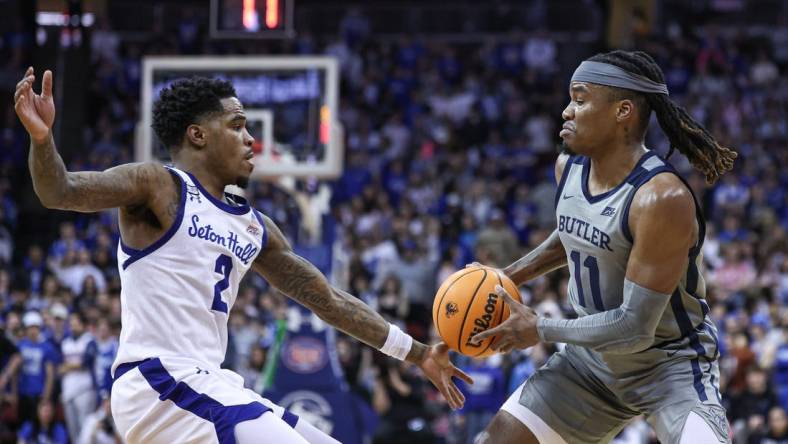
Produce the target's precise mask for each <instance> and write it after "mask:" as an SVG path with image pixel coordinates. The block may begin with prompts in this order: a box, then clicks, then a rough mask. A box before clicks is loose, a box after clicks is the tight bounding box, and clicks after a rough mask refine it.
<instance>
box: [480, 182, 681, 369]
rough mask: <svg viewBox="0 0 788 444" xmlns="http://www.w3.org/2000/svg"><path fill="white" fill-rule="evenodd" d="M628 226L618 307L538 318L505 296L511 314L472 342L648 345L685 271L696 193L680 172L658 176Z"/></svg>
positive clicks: (640, 196)
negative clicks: (575, 315)
mask: <svg viewBox="0 0 788 444" xmlns="http://www.w3.org/2000/svg"><path fill="white" fill-rule="evenodd" d="M629 224H630V231H631V232H632V233H633V237H634V244H633V246H632V252H631V253H630V257H629V261H628V262H627V273H626V279H625V281H624V295H623V303H622V304H621V306H620V307H618V308H615V309H612V310H607V311H604V312H601V313H596V314H593V315H588V316H583V317H581V318H578V319H568V320H567V319H549V318H538V317H537V315H536V314H535V313H534V312H533V310H530V309H528V308H527V307H525V306H524V305H522V304H520V303H518V302H516V301H514V300H513V299H512V298H511V297H508V295H503V296H504V300H505V301H506V302H507V303H508V304H509V305H510V306H511V310H512V315H511V316H510V317H509V319H507V320H506V321H504V322H503V323H501V325H499V326H498V327H496V328H493V329H490V330H487V331H484V332H482V333H480V334H478V335H476V337H475V338H474V341H482V340H484V339H485V338H487V337H490V336H495V335H498V336H499V337H500V338H501V339H500V340H499V342H498V344H497V348H498V349H501V350H503V351H505V350H508V349H511V348H525V347H529V346H531V345H534V344H535V343H536V342H538V340H540V339H541V340H543V341H547V342H565V343H568V344H575V345H580V346H583V347H588V348H591V349H594V350H597V351H600V352H610V353H619V354H625V353H636V352H639V351H642V350H644V349H646V348H648V347H649V346H650V345H651V344H652V343H653V340H654V334H655V331H656V328H657V324H658V323H659V320H660V318H661V317H662V313H663V312H664V310H665V307H666V306H667V304H668V302H669V301H670V297H671V294H672V293H673V291H674V290H675V289H676V286H677V285H678V283H679V281H680V280H681V277H682V275H683V273H685V271H686V269H687V262H688V252H689V250H690V249H691V248H692V246H693V243H694V238H695V229H694V228H695V204H694V201H693V198H692V195H691V194H690V192H689V190H687V188H686V187H685V186H684V185H683V184H682V183H681V182H680V180H679V179H678V178H677V177H676V176H673V175H670V174H661V175H657V176H656V177H655V178H654V179H652V180H651V181H650V182H648V183H647V184H645V185H643V186H642V187H641V188H640V189H639V190H638V191H637V193H636V194H635V197H634V199H633V201H632V206H631V208H630V217H629ZM502 291H503V290H502V289H501V290H499V293H500V292H502Z"/></svg>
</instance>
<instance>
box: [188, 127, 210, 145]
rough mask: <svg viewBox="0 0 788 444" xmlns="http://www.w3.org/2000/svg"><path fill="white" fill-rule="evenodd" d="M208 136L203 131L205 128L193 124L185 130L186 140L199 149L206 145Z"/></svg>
mask: <svg viewBox="0 0 788 444" xmlns="http://www.w3.org/2000/svg"><path fill="white" fill-rule="evenodd" d="M207 136H208V134H207V133H206V131H205V128H203V127H201V126H200V125H197V124H196V123H193V124H191V125H189V126H188V127H187V128H186V138H187V139H188V140H189V142H190V143H191V144H192V145H194V146H196V147H199V148H203V147H205V145H206V144H207V143H208V141H207Z"/></svg>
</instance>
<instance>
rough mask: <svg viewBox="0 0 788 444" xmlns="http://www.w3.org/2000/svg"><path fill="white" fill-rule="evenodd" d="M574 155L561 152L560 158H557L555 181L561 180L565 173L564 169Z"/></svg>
mask: <svg viewBox="0 0 788 444" xmlns="http://www.w3.org/2000/svg"><path fill="white" fill-rule="evenodd" d="M571 157H572V156H571V155H569V154H568V153H561V154H559V155H558V158H557V159H556V160H555V181H556V182H559V181H560V180H561V176H563V175H564V170H565V169H566V166H567V164H568V163H569V159H570V158H571Z"/></svg>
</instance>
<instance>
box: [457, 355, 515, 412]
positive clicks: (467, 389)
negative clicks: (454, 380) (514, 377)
mask: <svg viewBox="0 0 788 444" xmlns="http://www.w3.org/2000/svg"><path fill="white" fill-rule="evenodd" d="M463 371H465V373H467V374H468V376H470V377H471V378H473V385H468V384H465V383H463V382H461V384H462V386H463V387H462V392H463V393H464V394H465V406H464V407H463V408H462V411H463V412H464V413H470V412H494V411H496V410H498V409H499V408H500V407H501V404H503V401H504V398H505V396H506V391H505V390H506V387H505V384H504V375H503V370H502V369H501V368H500V367H492V366H488V365H483V366H479V367H466V368H463Z"/></svg>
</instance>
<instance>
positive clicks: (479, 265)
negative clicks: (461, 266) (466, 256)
mask: <svg viewBox="0 0 788 444" xmlns="http://www.w3.org/2000/svg"><path fill="white" fill-rule="evenodd" d="M481 266H482V264H480V263H478V262H471V263H470V264H467V265H465V268H471V267H481Z"/></svg>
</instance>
